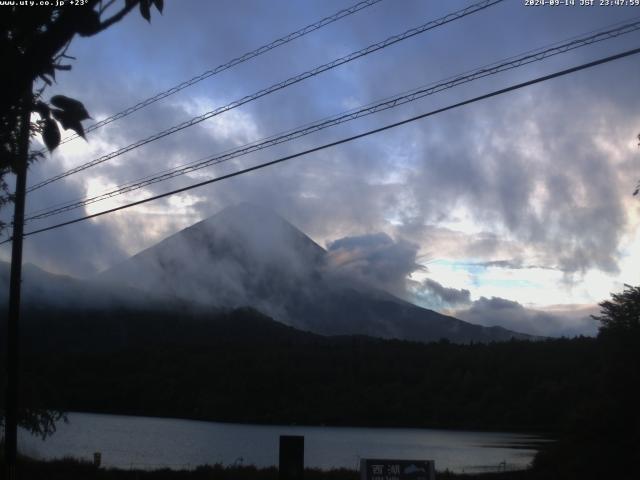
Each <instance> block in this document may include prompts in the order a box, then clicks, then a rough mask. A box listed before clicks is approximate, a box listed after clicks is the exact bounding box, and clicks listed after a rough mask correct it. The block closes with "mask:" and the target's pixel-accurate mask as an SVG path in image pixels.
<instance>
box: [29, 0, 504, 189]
mask: <svg viewBox="0 0 640 480" xmlns="http://www.w3.org/2000/svg"><path fill="white" fill-rule="evenodd" d="M502 1H504V0H483V1H481V2H478V3H475V4H473V5H470V6H468V7H466V8H464V9H462V10H458V11H456V12H453V13H450V14H448V15H445V16H444V17H441V18H439V19H437V20H432V21H430V22H427V23H425V24H423V25H420V26H419V27H415V28H411V29H409V30H407V31H405V32H404V33H401V34H398V35H393V36H391V37H389V38H387V39H386V40H383V41H381V42H378V43H375V44H372V45H369V46H368V47H365V48H363V49H361V50H358V51H356V52H353V53H350V54H349V55H346V56H344V57H341V58H338V59H336V60H333V61H331V62H329V63H325V64H323V65H320V66H318V67H316V68H314V69H312V70H308V71H306V72H304V73H301V74H298V75H296V76H293V77H291V78H289V79H287V80H284V81H282V82H279V83H275V84H273V85H271V86H270V87H267V88H264V89H262V90H260V91H258V92H256V93H253V94H251V95H247V96H245V97H243V98H241V99H240V100H236V101H234V102H231V103H229V104H227V105H225V106H222V107H218V108H216V109H215V110H211V111H209V112H206V113H204V114H202V115H199V116H196V117H193V118H192V119H190V120H187V121H186V122H182V123H180V124H178V125H175V126H173V127H171V128H168V129H166V130H163V131H162V132H159V133H156V134H154V135H151V136H150V137H147V138H145V139H143V140H139V141H137V142H135V143H132V144H130V145H128V146H126V147H123V148H120V149H119V150H115V151H113V152H111V153H108V154H106V155H103V156H101V157H99V158H97V159H95V160H92V161H90V162H87V163H85V164H83V165H79V166H77V167H75V168H72V169H70V170H67V171H66V172H63V173H60V174H58V175H56V176H53V177H50V178H48V179H46V180H43V181H42V182H40V183H37V184H35V185H32V186H31V187H29V188H28V189H27V192H32V191H34V190H37V189H38V188H42V187H44V186H45V185H48V184H50V183H53V182H55V181H57V180H60V179H62V178H65V177H68V176H69V175H73V174H75V173H78V172H81V171H83V170H86V169H88V168H91V167H94V166H96V165H99V164H101V163H103V162H106V161H107V160H111V159H113V158H115V157H118V156H120V155H122V154H124V153H126V152H129V151H131V150H134V149H136V148H138V147H141V146H143V145H146V144H147V143H151V142H154V141H156V140H159V139H161V138H164V137H166V136H168V135H171V134H173V133H176V132H179V131H180V130H184V129H185V128H188V127H191V126H193V125H196V124H198V123H201V122H203V121H205V120H208V119H210V118H212V117H215V116H216V115H220V114H221V113H224V112H227V111H229V110H232V109H234V108H237V107H239V106H241V105H244V104H246V103H249V102H252V101H254V100H257V99H258V98H261V97H264V96H265V95H269V94H271V93H273V92H276V91H278V90H282V89H284V88H286V87H289V86H291V85H293V84H296V83H298V82H301V81H303V80H306V79H308V78H311V77H314V76H316V75H319V74H321V73H323V72H326V71H328V70H331V69H333V68H336V67H338V66H340V65H343V64H345V63H348V62H351V61H353V60H355V59H357V58H360V57H364V56H366V55H369V54H370V53H373V52H376V51H378V50H382V49H384V48H387V47H389V46H391V45H394V44H396V43H398V42H401V41H403V40H406V39H408V38H411V37H414V36H416V35H419V34H421V33H424V32H426V31H428V30H432V29H434V28H436V27H439V26H441V25H444V24H447V23H450V22H453V21H455V20H458V19H460V18H463V17H466V16H467V15H471V14H473V13H476V12H479V11H481V10H484V9H486V8H488V7H491V6H493V5H496V4H498V3H501V2H502Z"/></svg>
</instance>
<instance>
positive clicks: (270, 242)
mask: <svg viewBox="0 0 640 480" xmlns="http://www.w3.org/2000/svg"><path fill="white" fill-rule="evenodd" d="M327 257H328V255H327V252H326V251H325V250H324V249H323V248H322V247H320V246H319V245H318V244H316V243H315V242H314V241H313V240H311V239H310V238H309V237H308V236H306V235H305V234H304V233H302V232H301V231H300V230H298V229H297V228H295V227H294V226H293V225H291V224H290V223H288V222H287V221H285V220H284V219H283V218H282V217H280V216H278V215H277V214H275V213H274V212H272V211H270V210H267V209H264V208H261V207H257V206H253V205H249V204H240V205H237V206H233V207H229V208H226V209H224V210H222V211H221V212H219V213H218V214H216V215H214V216H212V217H210V218H208V219H206V220H203V221H201V222H198V223H196V224H194V225H192V226H190V227H188V228H185V229H184V230H181V231H180V232H178V233H176V234H174V235H172V236H170V237H168V238H166V239H164V240H162V241H161V242H159V243H158V244H156V245H154V246H152V247H150V248H148V249H146V250H144V251H142V252H140V253H138V254H137V255H134V256H133V257H131V258H129V259H127V260H126V261H124V262H123V263H121V264H119V265H116V266H114V267H112V268H110V269H108V270H106V271H104V272H102V273H101V274H99V275H98V277H97V278H96V280H99V281H100V282H110V283H112V284H119V285H120V286H121V287H126V288H134V289H137V290H140V291H145V292H150V293H152V294H153V295H157V296H161V297H162V298H164V299H165V301H170V300H175V301H182V302H188V303H190V304H193V305H200V306H211V307H222V308H237V307H242V306H250V307H252V308H255V309H257V310H259V311H262V312H265V313H267V314H268V315H270V316H272V317H273V318H275V319H276V320H278V321H281V322H283V323H285V324H287V325H290V326H293V327H295V328H298V329H303V330H308V331H311V332H315V333H319V334H323V335H353V334H360V335H369V336H374V337H380V338H397V339H405V340H415V341H423V342H428V341H437V340H440V339H442V338H446V339H448V340H450V341H453V342H471V341H474V342H478V341H480V342H489V341H503V340H510V339H511V338H517V339H525V338H531V337H529V336H527V335H524V334H519V333H516V332H512V331H509V330H506V329H503V328H501V327H483V326H479V325H474V324H471V323H468V322H464V321H461V320H458V319H456V318H453V317H450V316H446V315H441V314H439V313H437V312H434V311H432V310H428V309H425V308H421V307H418V306H416V305H413V304H411V303H409V302H406V301H404V300H402V299H399V298H397V297H395V296H393V295H391V294H389V293H387V292H385V291H382V290H379V289H375V288H372V287H371V286H368V285H366V284H363V283H362V282H361V281H356V280H354V279H349V278H345V277H344V275H338V274H337V273H336V272H334V271H332V269H331V268H330V266H329V262H328V261H327Z"/></svg>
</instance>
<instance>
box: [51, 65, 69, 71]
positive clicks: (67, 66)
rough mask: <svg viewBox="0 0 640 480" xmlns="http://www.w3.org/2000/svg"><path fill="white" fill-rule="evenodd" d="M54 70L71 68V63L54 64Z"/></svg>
mask: <svg viewBox="0 0 640 480" xmlns="http://www.w3.org/2000/svg"><path fill="white" fill-rule="evenodd" d="M53 68H55V69H56V70H71V65H54V66H53Z"/></svg>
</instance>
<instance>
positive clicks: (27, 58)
mask: <svg viewBox="0 0 640 480" xmlns="http://www.w3.org/2000/svg"><path fill="white" fill-rule="evenodd" d="M52 3H53V2H52ZM61 3H62V2H61ZM136 7H138V8H139V10H140V13H141V15H142V16H143V17H144V18H145V19H146V20H147V21H150V19H151V8H152V7H155V8H156V9H157V10H158V11H160V12H162V9H163V0H121V1H120V0H108V1H102V0H82V1H80V2H75V4H73V5H72V4H70V2H68V1H67V2H66V4H62V5H60V6H28V5H21V4H20V3H19V2H15V5H13V6H2V7H0V13H1V14H0V27H1V32H2V33H0V58H2V67H3V72H5V73H4V75H3V79H2V87H1V88H0V208H2V206H4V205H6V204H7V203H9V202H11V201H14V200H15V198H14V193H12V192H11V191H10V189H9V185H8V183H7V180H6V176H7V175H8V174H11V173H14V174H17V173H18V172H19V171H24V169H25V167H26V165H25V161H26V162H27V165H28V164H30V163H31V162H33V161H35V160H36V159H38V158H41V157H42V156H43V155H42V154H41V153H38V152H32V153H28V144H29V141H30V139H31V138H32V137H33V136H34V135H36V134H42V138H43V140H44V143H45V145H46V147H47V149H48V150H49V151H50V152H51V151H53V150H54V149H55V148H56V147H57V146H58V145H59V143H60V137H61V135H60V127H62V128H63V129H65V130H66V129H70V130H73V131H75V132H76V133H77V134H79V135H80V136H84V130H83V127H82V121H84V120H87V119H88V118H90V117H89V113H88V112H87V110H86V109H85V107H84V105H83V104H82V103H81V102H80V101H78V100H75V99H73V98H70V97H67V96H64V95H56V96H53V97H52V98H51V99H50V100H49V101H48V102H47V101H45V100H44V99H43V94H44V92H45V90H46V88H47V86H50V85H52V83H53V82H55V78H56V72H57V71H68V70H71V65H70V64H69V63H68V61H69V60H73V57H70V56H68V55H67V50H68V48H69V45H70V43H71V41H72V40H73V39H74V37H75V36H76V35H79V36H81V37H91V36H93V35H96V34H98V33H100V32H102V31H103V30H105V29H107V28H109V27H111V26H112V25H114V24H115V23H117V22H119V21H120V20H122V19H123V18H124V17H125V16H126V15H127V14H128V13H129V12H131V11H132V10H133V9H134V8H136ZM34 86H36V87H37V88H36V90H35V91H34ZM34 113H35V114H37V119H36V120H35V121H33V115H32V114H34ZM4 227H5V225H4V224H3V223H2V222H0V231H1V230H2V229H3V228H4ZM0 407H1V405H0ZM32 407H35V408H30V409H23V410H22V411H21V412H20V413H19V416H18V421H19V423H20V424H21V425H22V426H23V427H25V428H27V429H29V430H30V431H32V432H33V433H36V434H39V435H41V436H43V437H44V436H46V435H48V434H50V433H52V432H53V431H54V430H55V422H56V421H57V420H59V419H60V418H61V417H62V414H61V413H60V412H58V411H51V410H47V409H44V408H38V407H36V406H35V405H32ZM3 410H4V409H3ZM2 419H4V415H3V416H2V418H0V420H2ZM0 423H1V422H0Z"/></svg>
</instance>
